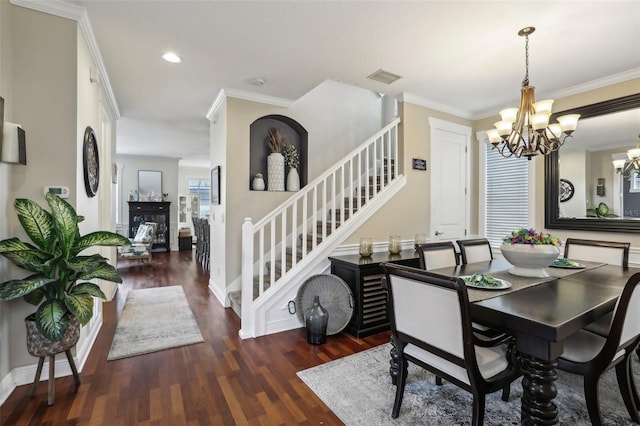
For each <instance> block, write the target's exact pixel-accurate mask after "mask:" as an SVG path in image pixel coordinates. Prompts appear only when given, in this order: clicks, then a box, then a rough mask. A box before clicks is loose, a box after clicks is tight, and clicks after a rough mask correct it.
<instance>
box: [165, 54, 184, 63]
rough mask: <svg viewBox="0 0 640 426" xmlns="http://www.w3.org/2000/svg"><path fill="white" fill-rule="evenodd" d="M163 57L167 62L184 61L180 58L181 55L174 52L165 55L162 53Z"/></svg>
mask: <svg viewBox="0 0 640 426" xmlns="http://www.w3.org/2000/svg"><path fill="white" fill-rule="evenodd" d="M162 59H164V60H165V61H167V62H172V63H174V64H177V63H179V62H182V59H180V56H178V55H176V54H175V53H173V52H167V53H165V54H164V55H162Z"/></svg>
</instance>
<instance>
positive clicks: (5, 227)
mask: <svg viewBox="0 0 640 426" xmlns="http://www.w3.org/2000/svg"><path fill="white" fill-rule="evenodd" d="M10 29H11V20H10V19H9V3H8V2H0V96H1V97H2V98H4V100H5V108H4V119H5V120H6V121H11V108H10V105H11V102H12V98H11V84H10V83H11V67H9V66H8V64H9V63H10V60H11V42H10V38H11V31H10ZM13 167H14V166H11V165H9V164H5V163H1V162H0V214H2V215H3V217H4V218H5V220H0V240H3V239H5V238H9V220H8V217H7V212H9V211H10V209H11V207H10V204H11V202H10V196H9V191H10V188H11V170H12V168H13ZM9 278H10V277H9V262H8V261H7V260H6V259H5V258H4V257H1V256H0V282H4V281H6V280H7V279H9ZM10 341H11V339H10V324H9V306H8V305H7V304H5V303H0V403H2V401H4V399H5V398H6V396H7V393H8V392H10V391H11V389H12V388H13V386H12V385H11V384H10V383H8V382H9V380H6V379H5V378H6V377H8V373H9V370H10V369H11V365H10V363H9V345H10ZM3 379H4V380H3Z"/></svg>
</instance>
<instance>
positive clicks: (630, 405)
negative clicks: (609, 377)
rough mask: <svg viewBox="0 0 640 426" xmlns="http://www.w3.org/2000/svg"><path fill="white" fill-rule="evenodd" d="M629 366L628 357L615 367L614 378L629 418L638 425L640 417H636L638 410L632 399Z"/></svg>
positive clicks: (629, 358)
mask: <svg viewBox="0 0 640 426" xmlns="http://www.w3.org/2000/svg"><path fill="white" fill-rule="evenodd" d="M630 364H631V357H630V356H629V357H627V359H625V360H624V361H622V362H621V363H619V364H618V365H616V377H617V379H618V387H619V388H620V394H621V395H622V399H623V400H624V405H625V406H626V407H627V412H629V416H630V417H631V419H632V420H633V421H634V422H636V423H640V415H638V409H637V406H636V403H635V400H634V398H633V393H634V392H635V391H634V389H633V388H632V386H631V382H632V381H633V378H632V377H631V369H630V368H629V367H630Z"/></svg>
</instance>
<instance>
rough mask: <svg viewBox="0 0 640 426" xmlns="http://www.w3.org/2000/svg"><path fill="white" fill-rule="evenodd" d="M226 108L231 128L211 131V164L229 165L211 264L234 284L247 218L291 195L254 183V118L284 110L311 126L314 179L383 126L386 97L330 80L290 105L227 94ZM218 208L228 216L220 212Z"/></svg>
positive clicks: (255, 217)
mask: <svg viewBox="0 0 640 426" xmlns="http://www.w3.org/2000/svg"><path fill="white" fill-rule="evenodd" d="M226 108H227V112H226V116H227V119H226V123H224V124H218V125H220V126H224V127H225V129H226V130H225V131H224V132H222V131H220V133H214V130H212V135H211V137H212V140H211V141H212V142H211V150H212V152H211V155H212V159H216V160H215V161H212V163H211V164H212V166H213V165H215V164H216V162H217V163H218V164H224V165H225V166H224V167H223V169H222V174H223V176H222V187H223V198H222V199H223V205H221V206H218V207H214V208H213V210H212V211H213V212H216V218H215V220H214V221H213V222H214V228H213V231H214V235H213V236H212V242H213V245H214V246H215V248H214V249H213V250H214V251H217V253H218V254H219V257H217V256H214V258H213V259H212V261H213V262H214V265H213V267H214V268H215V269H212V270H211V277H212V278H211V279H212V280H216V281H217V280H220V282H222V279H223V277H222V274H226V276H225V277H224V283H225V285H226V286H227V287H228V288H227V289H228V290H229V289H231V288H235V287H236V286H238V285H239V278H240V274H241V252H242V249H241V237H242V230H241V228H242V222H243V220H244V218H247V217H250V218H252V219H253V221H254V223H255V222H257V221H258V220H260V219H261V218H262V217H264V216H265V215H266V214H267V213H268V212H270V211H271V210H272V209H274V208H275V207H277V206H278V205H279V204H280V203H282V202H283V201H285V200H286V199H287V198H289V197H290V196H291V193H286V192H273V191H251V190H250V189H249V187H248V185H247V181H248V178H249V175H250V172H249V142H250V125H251V123H253V122H254V121H255V120H257V119H259V118H261V117H264V116H266V115H271V114H279V115H284V116H287V117H290V118H292V119H293V120H296V121H297V122H298V123H299V124H300V125H301V126H302V127H304V128H305V129H306V130H307V132H308V151H307V158H308V180H309V181H312V180H313V179H315V178H316V177H318V176H319V175H320V174H322V173H323V172H324V171H325V170H326V169H327V168H329V167H330V166H332V165H333V164H335V162H337V161H338V160H339V159H341V158H343V157H344V156H345V154H347V153H348V152H350V151H352V150H353V149H354V148H355V147H357V146H358V145H360V144H362V143H363V142H364V141H366V140H367V139H368V138H369V137H371V136H372V135H373V134H375V133H376V132H377V131H378V130H380V128H382V100H381V98H380V96H378V94H377V93H374V92H371V91H369V90H364V89H361V88H357V87H354V86H349V85H346V84H343V83H338V82H335V81H325V82H324V83H322V84H320V85H319V86H317V87H316V88H314V89H313V90H311V91H310V92H309V93H307V94H306V95H305V96H303V97H302V98H300V99H299V100H298V101H297V102H296V103H295V104H294V105H293V106H292V107H290V108H283V107H275V106H272V105H267V104H263V103H257V102H250V101H242V100H238V99H233V98H229V99H227V104H226ZM221 117H222V116H221ZM220 122H221V119H219V120H218V123H220ZM216 135H223V136H216ZM217 137H223V138H224V141H225V145H226V153H222V154H221V153H219V152H218V151H216V149H217V150H219V151H222V150H221V149H220V148H219V147H217V148H216V140H217V139H215V138H217ZM220 155H225V158H226V160H224V161H223V160H220V158H222V157H220ZM218 211H220V212H221V213H223V216H220V215H218V213H217V212H218ZM218 228H221V229H220V230H218ZM222 229H224V231H222ZM221 232H225V241H224V242H222V241H221V240H220V239H219V238H218V236H219V233H221ZM216 257H217V258H216ZM216 262H219V263H216ZM218 268H219V269H220V271H218ZM218 273H220V275H218ZM217 282H218V281H217ZM216 285H218V283H216ZM230 286H232V287H231V288H229V287H230Z"/></svg>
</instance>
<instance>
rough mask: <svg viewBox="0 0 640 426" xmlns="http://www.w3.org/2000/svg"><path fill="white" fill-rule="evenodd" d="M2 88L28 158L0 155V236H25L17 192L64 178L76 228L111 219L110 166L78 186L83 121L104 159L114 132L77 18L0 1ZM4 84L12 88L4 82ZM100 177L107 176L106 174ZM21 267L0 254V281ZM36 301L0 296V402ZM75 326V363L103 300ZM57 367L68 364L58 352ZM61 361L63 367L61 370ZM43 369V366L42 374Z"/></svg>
mask: <svg viewBox="0 0 640 426" xmlns="http://www.w3.org/2000/svg"><path fill="white" fill-rule="evenodd" d="M0 22H1V25H0V96H3V97H5V101H6V102H5V118H6V119H7V120H11V121H12V122H16V123H19V124H21V125H22V127H23V128H24V129H25V132H26V148H27V164H26V165H6V164H1V163H0V217H3V218H5V220H0V238H6V237H13V236H15V237H18V238H20V239H23V240H28V237H27V235H26V233H25V232H24V231H23V230H22V227H21V226H20V225H19V222H18V220H17V218H16V214H15V211H14V209H13V201H14V200H15V199H16V198H29V199H32V200H34V201H35V202H37V203H39V204H40V205H42V206H43V207H46V202H45V199H44V193H43V189H44V187H45V186H46V185H63V186H68V187H69V189H70V194H69V198H68V201H69V203H70V204H71V205H72V206H74V207H75V208H76V210H77V211H78V213H79V214H81V215H83V216H84V217H85V218H86V220H85V221H84V222H82V223H81V225H80V227H81V233H83V234H84V233H87V232H93V231H96V230H98V229H101V224H102V223H110V222H111V220H110V217H109V204H110V199H109V187H110V184H109V181H110V179H108V178H106V177H105V176H108V175H107V171H108V170H109V169H110V167H108V166H106V167H105V164H104V162H103V163H102V164H101V166H102V168H103V170H104V173H105V174H101V182H100V188H99V194H98V196H97V197H95V198H90V197H88V196H87V194H86V192H85V189H84V176H83V167H82V145H83V135H84V129H85V127H86V126H91V127H93V128H94V130H96V135H97V136H98V141H99V152H100V155H101V160H103V161H106V162H107V163H109V162H110V153H111V152H112V151H113V148H112V146H111V144H112V142H113V141H112V140H111V138H109V137H107V138H106V139H103V138H102V136H103V133H102V131H101V130H102V128H103V125H106V126H108V127H112V123H109V120H108V119H107V120H106V124H105V107H104V106H103V105H102V102H101V98H102V97H103V93H102V88H101V87H98V86H97V85H94V84H92V83H91V82H90V81H89V78H88V73H89V69H90V67H91V66H93V65H94V63H93V60H92V55H91V54H90V53H89V47H88V45H87V43H86V42H85V40H84V39H83V37H82V33H81V31H80V30H79V26H78V23H77V21H75V20H72V19H66V18H61V17H57V16H53V15H49V14H46V13H41V12H36V11H33V10H31V9H27V8H24V7H20V6H15V5H12V4H10V3H9V2H4V1H3V2H0ZM7 88H10V91H9V90H8V89H7ZM105 181H106V182H105ZM25 275H26V272H25V271H23V270H21V269H19V268H17V267H14V266H13V265H9V264H8V263H7V262H6V261H5V260H4V258H2V259H0V282H4V281H6V280H8V279H11V278H20V277H24V276H25ZM33 312H34V307H33V306H32V305H28V304H27V303H25V302H24V301H23V300H15V301H10V302H0V402H1V401H3V400H4V399H5V398H6V397H7V396H8V392H10V391H11V390H12V389H13V387H14V386H15V385H16V384H24V383H29V382H31V381H32V380H33V376H34V374H35V365H36V362H37V359H36V358H34V357H32V356H31V355H29V354H28V353H27V350H26V344H25V342H26V329H25V325H24V318H25V317H26V316H27V315H29V314H31V313H33ZM94 313H97V314H98V315H97V316H95V317H94V318H93V319H92V321H91V322H90V324H89V325H88V326H87V327H84V328H83V330H82V333H81V337H80V341H79V342H78V345H77V346H76V348H75V356H76V359H77V363H78V366H79V368H80V369H81V368H82V365H83V363H84V360H86V356H87V355H88V351H89V349H90V347H91V345H92V342H93V338H94V337H95V335H96V334H97V331H98V330H99V328H100V325H101V324H102V318H101V315H100V313H101V304H100V303H96V308H95V310H94ZM63 359H64V360H65V361H64V365H65V367H63V368H57V369H56V373H57V374H58V375H59V374H66V373H68V372H70V370H69V368H68V365H67V364H66V358H65V357H64V355H63V356H62V358H60V359H59V362H60V365H63V361H62V360H63ZM45 369H46V367H45ZM65 369H66V371H65ZM46 376H47V374H46V373H45V377H46Z"/></svg>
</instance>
